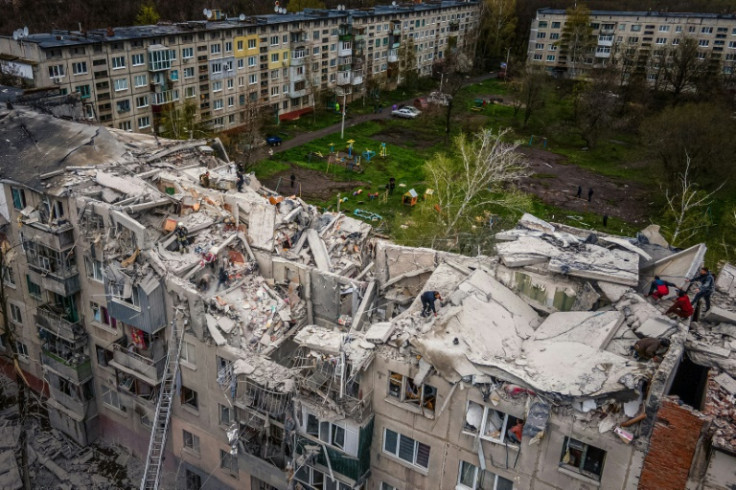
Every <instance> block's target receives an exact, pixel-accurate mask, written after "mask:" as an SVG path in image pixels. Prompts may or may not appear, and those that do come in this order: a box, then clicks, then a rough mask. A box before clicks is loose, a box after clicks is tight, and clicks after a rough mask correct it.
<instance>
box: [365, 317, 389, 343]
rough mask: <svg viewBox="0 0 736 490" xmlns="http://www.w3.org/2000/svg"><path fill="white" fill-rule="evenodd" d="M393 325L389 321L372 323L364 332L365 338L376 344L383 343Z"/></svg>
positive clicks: (386, 339)
mask: <svg viewBox="0 0 736 490" xmlns="http://www.w3.org/2000/svg"><path fill="white" fill-rule="evenodd" d="M393 331H394V325H393V323H391V322H379V323H374V324H373V325H371V326H370V328H369V329H368V330H367V331H366V332H365V339H366V340H367V341H369V342H373V343H376V344H384V343H386V342H387V341H388V339H389V338H390V337H391V334H392V333H393Z"/></svg>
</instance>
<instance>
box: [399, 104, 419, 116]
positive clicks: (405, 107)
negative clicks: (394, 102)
mask: <svg viewBox="0 0 736 490" xmlns="http://www.w3.org/2000/svg"><path fill="white" fill-rule="evenodd" d="M399 109H409V110H410V111H411V112H413V113H414V114H416V115H417V116H418V115H419V114H421V113H422V111H420V110H419V109H417V108H416V107H414V106H411V105H400V106H399Z"/></svg>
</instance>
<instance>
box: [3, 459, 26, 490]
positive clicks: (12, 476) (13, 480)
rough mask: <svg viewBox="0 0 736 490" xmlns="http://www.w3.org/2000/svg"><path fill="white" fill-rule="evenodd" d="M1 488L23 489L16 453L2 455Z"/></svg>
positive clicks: (10, 489) (9, 489)
mask: <svg viewBox="0 0 736 490" xmlns="http://www.w3.org/2000/svg"><path fill="white" fill-rule="evenodd" d="M0 488H6V489H8V490H15V489H17V488H23V482H22V481H21V479H20V471H18V463H17V462H16V460H15V452H14V451H5V452H3V453H0Z"/></svg>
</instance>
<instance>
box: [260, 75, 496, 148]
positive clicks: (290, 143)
mask: <svg viewBox="0 0 736 490" xmlns="http://www.w3.org/2000/svg"><path fill="white" fill-rule="evenodd" d="M489 78H495V75H491V74H485V75H480V76H477V77H472V78H468V80H467V81H466V83H465V85H469V84H472V83H478V82H482V81H483V80H487V79H489ZM415 98H416V97H412V98H411V99H407V100H404V101H401V102H397V105H402V104H406V105H409V104H413V102H414V99H415ZM305 117H309V116H305ZM390 117H391V106H388V107H384V108H383V112H381V113H378V114H359V115H350V114H348V116H347V117H346V118H345V129H347V128H350V127H353V126H355V125H356V124H360V123H363V122H366V121H375V120H377V119H389V118H390ZM340 125H341V123H337V124H333V125H332V126H327V127H326V128H322V129H318V130H316V131H307V132H305V133H299V134H297V135H296V136H294V137H293V138H291V139H290V140H286V141H284V142H283V143H281V145H280V146H276V147H273V151H274V153H279V152H282V151H286V150H290V149H292V148H295V147H297V146H301V145H303V144H305V143H309V142H310V141H314V140H316V139H320V138H323V137H325V136H328V135H330V134H333V133H339V132H340ZM267 155H268V148H264V149H263V153H262V154H261V155H259V156H258V157H257V159H258V160H259V161H260V160H262V159H264V158H266V156H267Z"/></svg>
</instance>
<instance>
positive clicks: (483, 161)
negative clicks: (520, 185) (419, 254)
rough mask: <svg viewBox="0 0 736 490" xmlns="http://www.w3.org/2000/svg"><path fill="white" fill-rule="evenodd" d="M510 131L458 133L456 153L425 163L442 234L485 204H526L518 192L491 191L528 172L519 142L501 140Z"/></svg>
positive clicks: (449, 231)
mask: <svg viewBox="0 0 736 490" xmlns="http://www.w3.org/2000/svg"><path fill="white" fill-rule="evenodd" d="M509 133H510V130H509V129H504V130H500V131H498V132H494V131H493V130H492V129H484V130H482V131H480V132H479V133H477V134H475V135H474V136H473V137H472V138H468V137H467V136H465V135H464V134H460V135H459V136H457V137H455V140H454V143H455V144H454V149H455V155H446V154H440V153H438V154H437V155H435V156H434V157H433V158H432V159H430V160H429V161H427V163H426V164H425V166H424V170H425V174H426V175H427V177H428V179H429V181H430V183H431V185H432V186H433V189H434V191H435V196H436V203H437V205H438V207H439V210H440V212H439V213H438V214H437V218H438V220H439V223H440V225H441V226H442V227H443V229H444V236H447V235H450V234H451V233H455V232H457V231H458V229H459V228H461V226H462V224H463V223H464V222H467V221H472V220H473V219H474V216H475V215H476V214H477V213H478V211H479V210H481V209H483V208H484V207H486V206H489V205H500V206H502V207H507V208H513V209H518V208H520V207H524V206H526V205H528V203H529V202H528V198H527V199H524V198H523V197H522V196H520V195H518V194H515V193H510V192H500V193H494V191H497V192H498V191H500V190H503V189H505V188H507V187H509V186H513V185H514V184H516V183H517V182H518V181H519V180H520V179H522V178H523V177H526V176H527V175H528V163H527V162H526V161H525V160H524V158H523V156H522V155H521V154H520V153H518V152H517V151H516V150H517V148H518V145H517V144H509V143H506V142H505V141H504V139H505V138H506V137H507V136H508V135H509Z"/></svg>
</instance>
